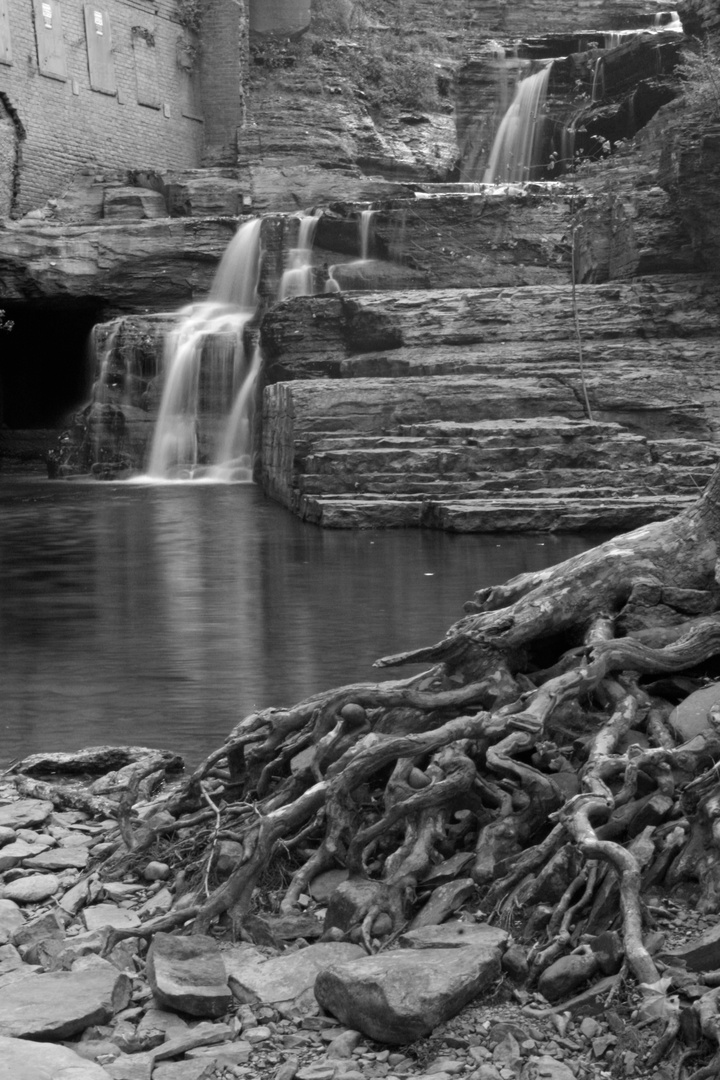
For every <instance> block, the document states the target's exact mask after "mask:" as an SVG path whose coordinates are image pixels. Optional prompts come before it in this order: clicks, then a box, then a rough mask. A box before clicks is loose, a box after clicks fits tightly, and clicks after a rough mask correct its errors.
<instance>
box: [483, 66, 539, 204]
mask: <svg viewBox="0 0 720 1080" xmlns="http://www.w3.org/2000/svg"><path fill="white" fill-rule="evenodd" d="M551 70H552V60H551V61H550V62H549V63H548V64H546V65H545V66H544V67H543V68H542V69H541V70H540V71H536V72H535V73H534V74H533V75H529V76H528V77H527V78H526V79H523V80H522V81H521V82H519V83H518V85H517V87H516V89H515V96H514V97H513V100H512V102H511V103H510V107H509V109H508V110H507V112H506V113H505V115H504V117H503V119H502V122H501V124H500V127H499V128H498V132H497V135H496V136H495V141H494V142H493V146H492V151H491V153H490V160H489V162H488V166H487V169H486V170H485V176H484V178H483V179H484V182H485V183H486V184H501V183H506V182H511V183H514V182H517V181H522V180H532V179H534V177H533V171H534V170H535V169H536V168H537V166H538V165H539V164H541V163H540V161H539V153H540V150H541V146H542V134H541V131H540V128H541V125H540V124H538V120H539V118H540V117H541V116H542V112H543V109H544V106H545V100H546V97H547V89H548V83H549V81H550V72H551Z"/></svg>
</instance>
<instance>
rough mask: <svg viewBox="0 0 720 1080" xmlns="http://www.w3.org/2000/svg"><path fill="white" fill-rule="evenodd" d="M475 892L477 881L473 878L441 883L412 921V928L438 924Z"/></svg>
mask: <svg viewBox="0 0 720 1080" xmlns="http://www.w3.org/2000/svg"><path fill="white" fill-rule="evenodd" d="M474 892H475V882H474V881H473V879H472V878H458V879H457V880H456V881H448V882H447V883H446V884H445V885H439V886H438V887H437V889H435V890H433V892H432V893H431V895H430V899H429V900H428V901H427V903H426V904H424V905H423V907H421V908H420V911H418V913H417V915H416V916H415V918H414V919H413V920H412V922H411V923H410V928H411V929H412V930H416V929H418V927H421V926H438V925H439V924H440V923H442V922H443V921H444V920H445V919H447V917H448V915H450V914H451V913H452V912H453V911H457V909H458V908H459V907H462V905H463V904H464V903H466V902H467V901H468V900H469V899H470V897H471V896H472V895H473V893H474Z"/></svg>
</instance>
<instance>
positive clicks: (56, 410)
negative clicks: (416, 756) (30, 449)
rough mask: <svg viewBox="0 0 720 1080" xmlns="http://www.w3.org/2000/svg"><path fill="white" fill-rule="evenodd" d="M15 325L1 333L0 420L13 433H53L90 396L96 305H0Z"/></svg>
mask: <svg viewBox="0 0 720 1080" xmlns="http://www.w3.org/2000/svg"><path fill="white" fill-rule="evenodd" d="M0 308H1V309H2V310H3V311H4V312H5V318H6V319H10V320H12V322H13V327H12V329H11V330H9V331H5V330H3V331H0V421H1V422H2V423H3V424H4V425H5V426H6V427H8V428H11V429H29V428H52V427H55V426H57V425H60V424H61V423H62V421H63V418H64V417H65V416H66V415H67V413H69V412H70V411H71V410H72V409H74V408H77V407H78V406H79V405H81V404H82V403H83V402H84V401H86V400H87V399H88V397H89V395H90V389H91V386H92V378H93V371H92V355H91V351H90V331H91V330H92V328H93V326H94V325H95V323H96V322H98V321H100V318H101V309H100V306H99V304H93V303H91V302H89V301H87V300H85V301H83V302H81V303H74V304H72V305H69V304H68V303H63V304H60V303H53V302H52V301H50V300H44V301H43V302H42V303H33V302H25V303H15V302H12V301H10V302H7V303H6V302H4V301H2V300H0Z"/></svg>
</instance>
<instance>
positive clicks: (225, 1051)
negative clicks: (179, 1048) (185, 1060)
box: [185, 1039, 252, 1065]
mask: <svg viewBox="0 0 720 1080" xmlns="http://www.w3.org/2000/svg"><path fill="white" fill-rule="evenodd" d="M185 1053H186V1056H187V1057H189V1058H193V1059H194V1060H196V1061H200V1060H202V1061H208V1060H210V1061H217V1062H221V1063H222V1064H224V1065H227V1064H231V1065H244V1064H245V1063H246V1062H247V1061H249V1060H250V1055H251V1053H252V1046H251V1045H250V1043H249V1042H248V1041H247V1040H246V1039H236V1040H235V1042H227V1043H220V1044H218V1045H217V1046H196V1047H193V1049H192V1050H186V1051H185Z"/></svg>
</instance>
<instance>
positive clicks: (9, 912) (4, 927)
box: [0, 899, 25, 945]
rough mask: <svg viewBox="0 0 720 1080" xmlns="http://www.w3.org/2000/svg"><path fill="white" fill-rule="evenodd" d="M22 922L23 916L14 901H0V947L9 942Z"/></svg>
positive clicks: (23, 920)
mask: <svg viewBox="0 0 720 1080" xmlns="http://www.w3.org/2000/svg"><path fill="white" fill-rule="evenodd" d="M24 922H25V916H24V915H23V913H22V911H21V910H20V908H19V907H18V906H17V904H16V903H15V901H14V900H6V899H3V900H0V945H4V944H5V942H7V941H10V939H11V937H12V935H13V934H14V933H15V931H16V930H18V929H19V928H20V927H21V926H22V925H23V923H24Z"/></svg>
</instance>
